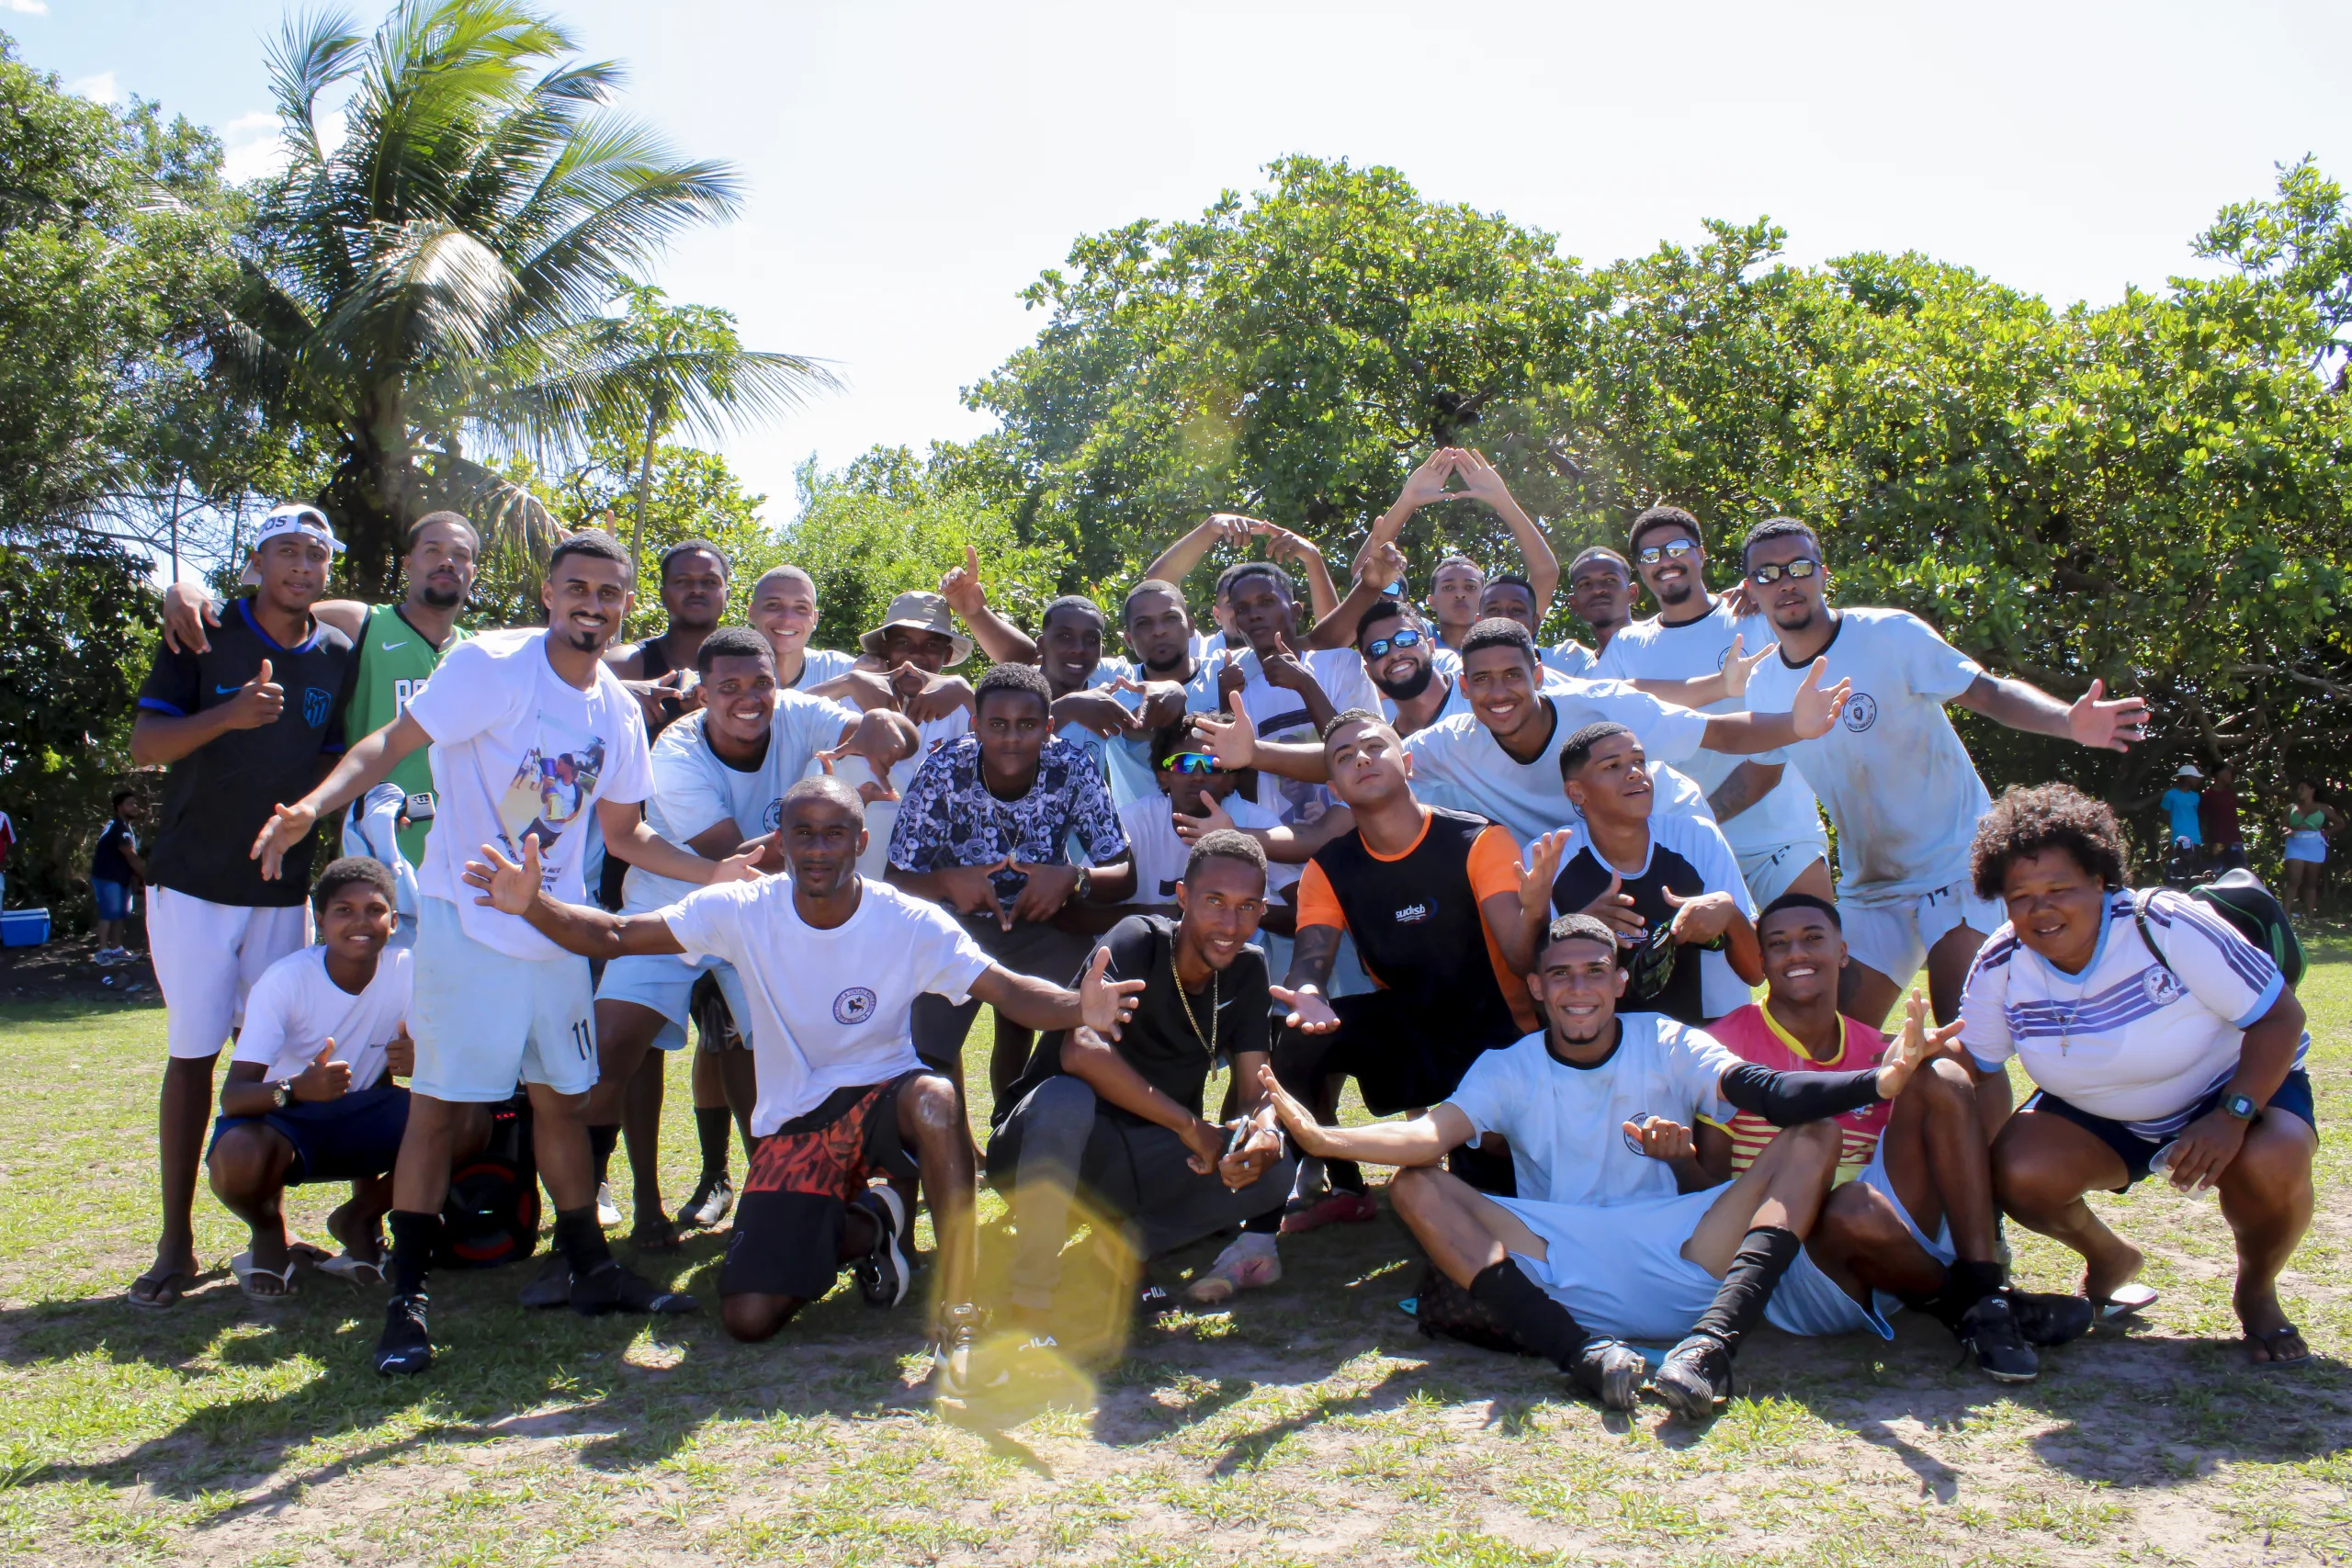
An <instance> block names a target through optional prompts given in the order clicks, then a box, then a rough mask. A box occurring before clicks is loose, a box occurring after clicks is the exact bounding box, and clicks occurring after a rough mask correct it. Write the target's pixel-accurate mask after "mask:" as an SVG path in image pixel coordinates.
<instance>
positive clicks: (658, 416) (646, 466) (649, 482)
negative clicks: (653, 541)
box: [628, 398, 662, 582]
mask: <svg viewBox="0 0 2352 1568" xmlns="http://www.w3.org/2000/svg"><path fill="white" fill-rule="evenodd" d="M661 438H662V400H660V399H658V398H657V399H655V400H654V401H653V406H652V407H650V408H649V409H647V410H646V411H645V451H644V453H643V454H642V455H641V456H639V458H638V460H637V526H636V527H635V528H633V529H631V530H630V531H629V540H628V558H629V564H630V566H631V567H632V568H633V569H634V570H635V571H636V573H637V578H638V581H640V582H641V581H644V579H645V509H646V507H647V505H648V504H649V503H650V502H651V501H652V499H653V444H654V443H655V442H657V441H659V440H660V439H661Z"/></svg>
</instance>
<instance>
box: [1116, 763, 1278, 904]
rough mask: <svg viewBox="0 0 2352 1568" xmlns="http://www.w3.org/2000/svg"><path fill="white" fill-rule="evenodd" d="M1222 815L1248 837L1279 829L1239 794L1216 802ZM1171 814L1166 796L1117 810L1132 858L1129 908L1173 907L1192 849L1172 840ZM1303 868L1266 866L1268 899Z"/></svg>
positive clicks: (1149, 797) (1263, 810) (1275, 820)
mask: <svg viewBox="0 0 2352 1568" xmlns="http://www.w3.org/2000/svg"><path fill="white" fill-rule="evenodd" d="M1219 805H1220V806H1222V807H1223V808H1224V811H1225V814H1226V815H1227V816H1228V817H1230V818H1233V825H1234V826H1235V827H1236V828H1238V829H1243V830H1244V831H1245V832H1246V831H1252V830H1262V829H1268V828H1279V827H1281V826H1282V825H1283V823H1282V818H1279V817H1276V816H1275V815H1274V814H1273V813H1272V812H1271V811H1269V810H1267V809H1266V808H1265V807H1262V806H1260V805H1259V804H1258V803H1257V802H1256V801H1253V800H1245V799H1244V798H1242V796H1241V795H1240V794H1239V793H1238V791H1237V792H1236V793H1234V794H1232V795H1227V796H1226V797H1225V799H1224V800H1223V801H1221V802H1219ZM1174 810H1175V808H1174V807H1171V806H1170V805H1169V803H1168V797H1167V796H1166V795H1157V794H1155V795H1145V796H1143V797H1142V798H1141V799H1138V800H1131V801H1129V802H1128V803H1127V804H1126V805H1125V806H1123V807H1119V826H1120V827H1121V828H1123V829H1125V830H1126V835H1127V848H1128V849H1129V850H1131V851H1133V852H1134V853H1135V857H1136V890H1135V892H1134V893H1133V894H1131V895H1130V896H1129V897H1128V898H1127V902H1128V903H1130V904H1149V905H1165V904H1173V903H1174V902H1176V884H1177V882H1178V881H1179V880H1181V879H1182V876H1183V874H1184V863H1185V862H1187V861H1189V860H1191V859H1192V858H1193V846H1192V845H1190V844H1188V843H1186V842H1185V841H1184V840H1182V839H1180V838H1178V837H1177V836H1176V822H1175V817H1174V815H1173V813H1174ZM1305 870H1306V868H1305V867H1304V866H1298V865H1283V864H1279V863H1272V862H1269V863H1267V866H1266V897H1267V898H1268V899H1269V900H1271V899H1272V898H1274V897H1277V896H1279V895H1280V894H1281V892H1282V890H1283V888H1285V887H1288V886H1291V885H1292V884H1293V883H1295V882H1296V881H1297V880H1298V879H1299V877H1300V876H1301V875H1302V874H1304V873H1305Z"/></svg>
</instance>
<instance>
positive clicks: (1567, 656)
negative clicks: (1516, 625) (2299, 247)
mask: <svg viewBox="0 0 2352 1568" xmlns="http://www.w3.org/2000/svg"><path fill="white" fill-rule="evenodd" d="M1617 635H1618V636H1619V637H1623V636H1624V635H1625V634H1624V633H1623V632H1622V631H1621V632H1619V633H1618V634H1617ZM1535 656H1536V658H1538V659H1540V660H1543V661H1544V669H1546V670H1555V671H1559V673H1561V674H1563V675H1569V676H1573V677H1575V678H1576V679H1577V680H1579V681H1589V680H1591V679H1592V678H1593V677H1594V675H1596V674H1600V675H1603V676H1611V677H1613V678H1614V679H1617V680H1624V679H1626V677H1624V676H1622V675H1615V674H1614V672H1613V671H1609V670H1606V669H1603V668H1602V667H1601V665H1600V660H1596V659H1595V658H1593V656H1592V649H1589V648H1587V647H1586V646H1585V645H1584V644H1582V643H1580V642H1577V641H1575V640H1573V639H1571V640H1569V641H1567V642H1564V643H1562V644H1560V646H1559V647H1557V648H1538V649H1536V650H1535Z"/></svg>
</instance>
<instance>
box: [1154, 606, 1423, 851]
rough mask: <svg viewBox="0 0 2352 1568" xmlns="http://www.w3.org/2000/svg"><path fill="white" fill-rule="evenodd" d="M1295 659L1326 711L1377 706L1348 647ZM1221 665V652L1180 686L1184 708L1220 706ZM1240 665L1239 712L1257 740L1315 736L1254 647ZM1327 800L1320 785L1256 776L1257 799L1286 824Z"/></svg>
mask: <svg viewBox="0 0 2352 1568" xmlns="http://www.w3.org/2000/svg"><path fill="white" fill-rule="evenodd" d="M1299 658H1300V661H1301V662H1303V663H1304V664H1305V665H1306V672H1307V673H1308V674H1310V675H1312V676H1314V677H1315V682H1316V684H1317V685H1318V686H1321V687H1322V688H1323V694H1324V695H1325V696H1326V697H1328V698H1329V699H1330V702H1331V711H1332V712H1334V713H1344V712H1346V711H1347V710H1348V709H1349V708H1369V709H1371V710H1372V711H1373V712H1374V713H1377V712H1379V711H1380V688H1379V687H1377V686H1375V685H1374V684H1373V683H1372V677H1371V676H1370V675H1368V674H1366V673H1365V672H1364V668H1363V655H1362V654H1360V653H1358V652H1357V651H1356V650H1355V649H1352V648H1319V649H1311V650H1309V651H1308V652H1306V653H1304V654H1301V655H1300V656H1299ZM1224 665H1225V660H1223V659H1222V658H1221V657H1220V658H1216V659H1212V660H1208V661H1207V662H1205V663H1204V664H1203V665H1202V666H1201V668H1200V670H1199V671H1197V672H1196V673H1195V674H1194V675H1193V681H1192V683H1191V684H1190V685H1188V686H1186V687H1185V688H1184V705H1185V707H1186V708H1187V709H1188V710H1190V711H1192V712H1193V713H1215V712H1216V711H1217V709H1218V707H1219V704H1218V702H1217V692H1216V678H1217V673H1218V671H1220V670H1222V669H1223V668H1224ZM1240 668H1241V672H1242V674H1244V675H1245V676H1247V677H1248V678H1249V682H1250V683H1249V684H1248V685H1246V686H1244V687H1242V688H1241V698H1240V701H1241V707H1242V711H1243V712H1245V713H1247V714H1248V715H1249V716H1250V722H1251V723H1252V724H1254V725H1256V726H1257V728H1258V735H1259V738H1260V739H1265V740H1301V741H1308V742H1312V741H1315V740H1317V739H1320V737H1319V736H1318V734H1317V731H1316V728H1315V726H1314V725H1313V724H1312V723H1310V722H1309V721H1308V719H1307V716H1306V703H1304V702H1303V701H1301V700H1300V698H1299V695H1298V694H1297V693H1295V692H1293V691H1290V690H1288V689H1287V688H1285V687H1282V686H1276V685H1272V684H1269V683H1268V682H1267V680H1266V675H1265V669H1264V667H1263V666H1262V665H1261V664H1260V663H1259V661H1258V655H1257V654H1256V653H1255V652H1248V653H1244V654H1242V655H1241V659H1240ZM1333 799H1334V797H1333V795H1332V794H1331V792H1330V791H1329V789H1326V788H1325V787H1324V786H1323V785H1321V784H1302V783H1300V782H1299V781H1297V780H1295V779H1284V778H1278V777H1276V776H1275V775H1274V774H1272V773H1262V772H1261V773H1259V775H1258V804H1259V805H1261V806H1262V807H1266V808H1267V809H1268V810H1270V811H1272V812H1275V813H1277V814H1278V815H1279V816H1280V817H1281V818H1282V819H1283V821H1284V822H1286V823H1290V824H1293V825H1295V824H1298V823H1302V822H1312V821H1314V820H1315V819H1316V818H1318V817H1320V816H1322V815H1323V813H1324V812H1326V811H1328V810H1329V809H1330V807H1331V806H1332V803H1333Z"/></svg>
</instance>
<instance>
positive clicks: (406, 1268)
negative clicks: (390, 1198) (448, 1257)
mask: <svg viewBox="0 0 2352 1568" xmlns="http://www.w3.org/2000/svg"><path fill="white" fill-rule="evenodd" d="M389 1218H390V1222H391V1227H392V1266H391V1269H390V1273H391V1279H392V1294H394V1295H396V1296H413V1295H417V1294H419V1293H421V1292H423V1291H424V1276H425V1275H426V1273H427V1272H428V1271H430V1270H431V1269H432V1268H433V1252H434V1249H435V1247H439V1246H440V1245H441V1216H440V1215H438V1214H415V1213H409V1212H408V1211H407V1210H405V1209H394V1210H393V1211H392V1212H391V1213H390V1216H389Z"/></svg>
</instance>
